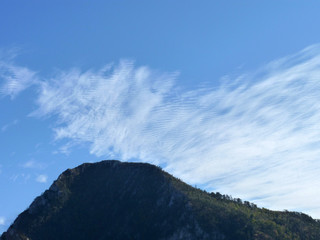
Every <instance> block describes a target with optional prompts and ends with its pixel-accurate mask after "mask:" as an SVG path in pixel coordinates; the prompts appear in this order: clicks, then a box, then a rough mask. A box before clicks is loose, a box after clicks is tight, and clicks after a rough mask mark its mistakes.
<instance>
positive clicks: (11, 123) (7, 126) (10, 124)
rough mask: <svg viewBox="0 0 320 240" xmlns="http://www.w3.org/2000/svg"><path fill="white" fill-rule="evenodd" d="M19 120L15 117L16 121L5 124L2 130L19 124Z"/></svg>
mask: <svg viewBox="0 0 320 240" xmlns="http://www.w3.org/2000/svg"><path fill="white" fill-rule="evenodd" d="M18 122H19V121H18V120H17V119H15V120H14V121H12V122H10V123H8V124H5V125H3V126H2V127H1V132H5V131H7V130H8V128H10V127H12V126H14V125H17V124H18Z"/></svg>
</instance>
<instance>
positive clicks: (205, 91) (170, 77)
mask: <svg viewBox="0 0 320 240" xmlns="http://www.w3.org/2000/svg"><path fill="white" fill-rule="evenodd" d="M176 76H177V74H160V73H158V72H156V71H153V70H152V69H150V68H148V67H135V66H134V65H133V64H132V63H131V62H126V61H124V62H121V63H120V64H119V65H117V66H113V65H109V66H107V67H105V68H104V69H100V70H99V71H93V70H91V71H86V72H82V71H80V70H72V71H66V72H61V73H60V74H59V75H58V76H56V77H55V78H54V79H50V80H48V81H46V82H43V83H42V85H41V93H40V95H39V98H38V105H39V108H38V110H37V111H36V112H34V113H33V115H34V116H56V117H58V121H57V127H56V128H55V133H56V138H57V139H63V138H67V139H69V140H70V143H69V144H71V145H73V144H77V143H83V142H85V143H89V144H90V152H91V153H92V154H96V155H97V156H104V157H110V158H114V157H119V158H120V159H122V160H130V159H132V158H138V159H141V160H142V161H145V162H151V163H154V164H163V165H165V166H166V167H165V168H166V170H168V171H169V172H171V173H173V174H174V175H176V176H178V177H180V178H182V179H184V180H186V181H187V182H189V183H191V184H201V183H203V184H204V185H205V186H206V188H207V189H209V190H217V191H220V192H222V193H229V194H232V195H234V196H237V197H241V198H243V199H247V200H253V201H254V202H256V203H258V204H259V205H261V206H265V207H270V208H273V209H289V210H298V211H301V210H303V211H306V212H307V213H310V214H312V215H313V216H315V217H320V206H319V196H320V188H319V187H318V186H320V177H319V171H320V159H319V156H320V128H319V122H320V104H319V102H320V94H319V92H320V91H319V90H320V54H319V47H318V46H312V47H310V48H308V49H305V50H303V51H302V52H300V53H298V54H296V55H294V56H289V57H287V58H284V59H280V60H278V61H275V62H273V63H271V64H269V65H268V66H266V67H264V68H263V69H261V70H260V71H258V72H256V73H252V74H246V75H242V76H239V77H238V78H236V79H227V78H224V79H223V80H222V82H221V85H220V86H218V87H216V88H201V89H196V90H194V91H183V90H181V87H176V86H174V81H175V78H176ZM179 89H180V90H179Z"/></svg>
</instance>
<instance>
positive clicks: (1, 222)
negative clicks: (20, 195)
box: [0, 216, 6, 226]
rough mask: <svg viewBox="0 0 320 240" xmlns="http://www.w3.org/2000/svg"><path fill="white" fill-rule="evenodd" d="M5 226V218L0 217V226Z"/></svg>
mask: <svg viewBox="0 0 320 240" xmlns="http://www.w3.org/2000/svg"><path fill="white" fill-rule="evenodd" d="M5 224H6V218H5V217H1V216H0V226H1V225H5Z"/></svg>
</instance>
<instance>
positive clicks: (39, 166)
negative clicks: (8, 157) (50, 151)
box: [21, 160, 45, 169]
mask: <svg viewBox="0 0 320 240" xmlns="http://www.w3.org/2000/svg"><path fill="white" fill-rule="evenodd" d="M21 167H23V168H30V169H43V168H44V167H45V165H44V164H43V163H40V162H37V161H35V160H29V161H27V162H25V163H23V164H22V165H21Z"/></svg>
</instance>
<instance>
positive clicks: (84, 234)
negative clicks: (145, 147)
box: [0, 161, 320, 240]
mask: <svg viewBox="0 0 320 240" xmlns="http://www.w3.org/2000/svg"><path fill="white" fill-rule="evenodd" d="M27 237H28V239H30V240H38V239H39V240H40V239H46V240H50V239H60V240H63V239H101V240H102V239H115V240H116V239H123V240H124V239H212V240H214V239H225V240H242V239H243V240H250V239H253V240H264V239H266V240H267V239H275V240H276V239H279V240H286V239H290V240H292V239H297V240H298V239H301V240H308V239H317V240H318V239H320V223H319V222H317V221H316V220H313V219H312V218H311V217H309V216H307V215H306V214H303V213H296V212H287V211H285V212H279V211H270V210H267V209H264V208H262V209H261V208H258V207H257V206H256V205H255V204H252V203H249V202H247V201H245V202H242V200H241V199H238V198H236V199H233V198H232V197H230V196H227V195H222V194H220V193H207V192H205V191H202V190H200V189H197V188H193V187H191V186H189V185H187V184H185V183H184V182H182V181H180V180H179V179H177V178H174V177H173V176H171V175H170V174H168V173H166V172H164V171H162V170H161V169H160V168H159V167H155V166H152V165H150V164H143V163H121V162H119V161H102V162H100V163H95V164H83V165H81V166H79V167H77V168H75V169H71V170H70V169H69V170H67V171H65V172H64V173H62V174H61V175H60V176H59V178H58V179H57V180H56V181H55V182H54V183H53V184H52V186H51V187H50V189H49V190H47V191H45V192H44V193H43V194H42V195H41V196H40V197H38V198H36V200H35V201H34V202H33V203H32V204H31V206H30V207H29V208H28V209H27V210H26V211H24V212H23V213H21V214H20V215H19V217H18V218H17V219H16V221H15V222H14V224H13V225H12V226H11V227H10V228H9V230H8V231H7V233H4V234H3V235H2V236H1V238H0V239H1V240H10V239H27Z"/></svg>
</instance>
